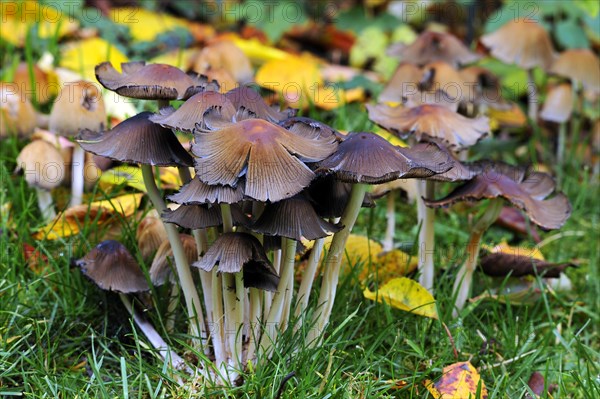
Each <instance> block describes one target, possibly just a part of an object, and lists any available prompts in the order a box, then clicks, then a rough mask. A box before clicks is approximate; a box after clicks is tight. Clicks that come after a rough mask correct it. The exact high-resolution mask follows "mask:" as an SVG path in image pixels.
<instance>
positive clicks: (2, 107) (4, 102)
mask: <svg viewBox="0 0 600 399" xmlns="http://www.w3.org/2000/svg"><path fill="white" fill-rule="evenodd" d="M35 126H36V113H35V109H34V108H33V105H31V102H30V101H29V100H28V99H27V98H25V97H24V96H23V95H22V94H21V92H20V91H19V89H18V87H17V85H16V84H14V83H5V82H0V139H2V138H4V137H7V136H9V135H11V134H16V135H19V136H24V137H27V136H29V135H31V134H32V133H33V131H34V129H35Z"/></svg>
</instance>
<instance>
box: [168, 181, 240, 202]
mask: <svg viewBox="0 0 600 399" xmlns="http://www.w3.org/2000/svg"><path fill="white" fill-rule="evenodd" d="M244 185H245V183H244V179H240V180H239V181H238V182H237V184H236V185H235V186H234V187H232V186H227V185H221V184H210V185H209V184H206V183H204V182H203V181H202V180H200V179H199V178H198V177H197V176H195V177H194V178H193V179H192V180H190V181H189V182H188V183H186V184H184V185H183V186H182V187H181V188H180V189H179V191H178V192H177V193H175V194H172V195H170V196H169V197H168V199H169V200H170V201H172V202H175V203H176V204H182V205H201V204H207V203H208V204H215V203H218V204H234V203H236V202H240V201H241V200H242V199H243V198H244Z"/></svg>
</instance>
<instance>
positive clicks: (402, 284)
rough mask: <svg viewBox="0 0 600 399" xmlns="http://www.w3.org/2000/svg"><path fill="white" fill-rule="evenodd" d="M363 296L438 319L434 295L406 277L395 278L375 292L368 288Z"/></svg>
mask: <svg viewBox="0 0 600 399" xmlns="http://www.w3.org/2000/svg"><path fill="white" fill-rule="evenodd" d="M363 295H364V296H365V298H367V299H370V300H373V301H375V300H377V301H378V302H383V301H385V302H386V303H388V304H389V305H390V306H392V307H394V308H396V309H401V310H405V311H407V312H411V313H415V314H418V315H421V316H425V317H431V318H432V319H437V318H438V314H437V310H436V307H435V299H434V298H433V295H431V294H430V293H429V291H427V290H426V289H425V288H424V287H422V286H421V285H420V284H419V283H417V282H416V281H414V280H411V279H409V278H406V277H398V278H393V279H391V280H390V281H388V282H387V283H385V284H384V285H383V286H381V287H379V290H378V291H375V292H372V291H370V290H369V289H368V288H367V289H365V290H364V291H363Z"/></svg>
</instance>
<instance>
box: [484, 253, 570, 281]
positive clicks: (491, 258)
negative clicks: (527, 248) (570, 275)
mask: <svg viewBox="0 0 600 399" xmlns="http://www.w3.org/2000/svg"><path fill="white" fill-rule="evenodd" d="M570 266H574V265H573V264H572V263H551V262H546V261H545V260H540V259H535V258H532V257H531V256H527V255H524V254H523V255H519V254H509V253H503V252H496V253H489V254H485V255H483V256H482V257H481V270H482V271H483V272H484V273H485V274H487V275H488V276H493V277H506V276H508V275H509V274H510V276H511V277H523V276H536V275H539V276H542V277H546V278H559V277H560V274H561V273H562V272H563V271H564V270H565V269H566V268H567V267H570Z"/></svg>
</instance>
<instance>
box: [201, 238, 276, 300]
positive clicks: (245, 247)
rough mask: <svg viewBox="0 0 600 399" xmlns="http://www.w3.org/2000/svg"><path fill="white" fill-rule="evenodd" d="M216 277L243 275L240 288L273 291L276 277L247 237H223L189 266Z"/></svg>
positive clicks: (255, 243)
mask: <svg viewBox="0 0 600 399" xmlns="http://www.w3.org/2000/svg"><path fill="white" fill-rule="evenodd" d="M215 265H219V266H218V269H217V270H218V271H219V272H220V273H237V272H239V271H243V273H244V277H243V278H244V287H254V288H260V289H264V290H269V291H275V290H276V289H277V284H278V283H279V276H277V272H276V271H275V269H274V268H273V266H272V265H271V262H270V261H269V259H268V258H267V254H266V253H265V250H264V248H263V246H262V245H261V243H260V241H258V240H257V239H256V237H254V236H252V235H251V234H247V233H225V234H223V235H221V236H220V237H219V238H217V240H216V241H215V242H214V243H213V244H212V245H211V247H210V248H209V249H208V251H207V252H206V254H204V256H203V257H202V259H200V260H199V261H197V262H194V263H193V264H192V266H195V267H198V268H200V269H202V270H205V271H211V270H212V269H213V267H214V266H215Z"/></svg>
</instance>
